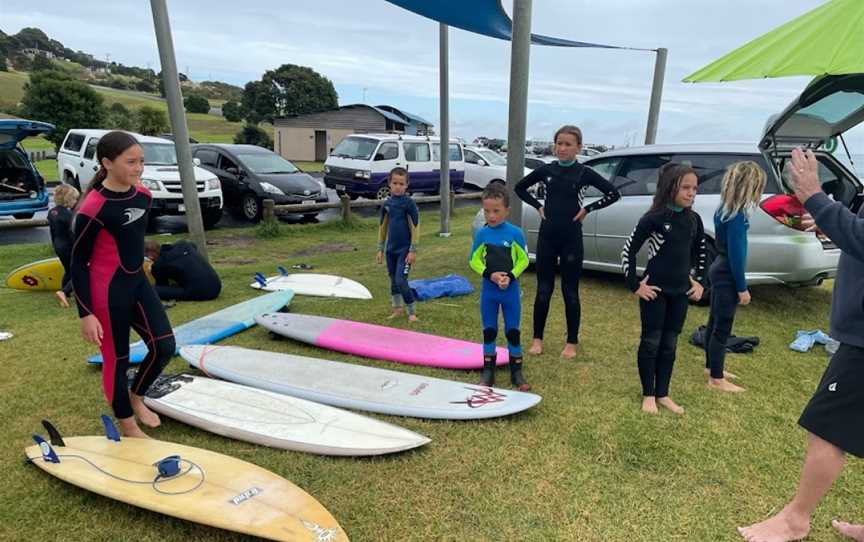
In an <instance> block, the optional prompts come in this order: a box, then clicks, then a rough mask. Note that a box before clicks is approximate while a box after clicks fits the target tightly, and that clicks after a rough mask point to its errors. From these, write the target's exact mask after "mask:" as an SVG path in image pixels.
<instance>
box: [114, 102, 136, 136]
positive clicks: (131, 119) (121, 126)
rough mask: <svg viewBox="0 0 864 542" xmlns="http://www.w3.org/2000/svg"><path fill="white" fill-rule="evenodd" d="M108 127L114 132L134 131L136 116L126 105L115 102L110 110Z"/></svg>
mask: <svg viewBox="0 0 864 542" xmlns="http://www.w3.org/2000/svg"><path fill="white" fill-rule="evenodd" d="M108 126H109V127H110V128H111V129H112V130H127V131H129V132H131V131H134V130H135V128H136V126H135V115H134V114H133V113H132V111H130V110H129V108H127V107H126V106H125V105H123V104H121V103H120V102H115V103H113V104H111V107H109V108H108Z"/></svg>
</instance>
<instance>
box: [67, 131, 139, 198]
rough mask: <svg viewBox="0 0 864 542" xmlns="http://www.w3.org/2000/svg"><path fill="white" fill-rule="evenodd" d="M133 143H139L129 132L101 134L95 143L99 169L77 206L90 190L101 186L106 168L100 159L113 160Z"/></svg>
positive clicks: (106, 173)
mask: <svg viewBox="0 0 864 542" xmlns="http://www.w3.org/2000/svg"><path fill="white" fill-rule="evenodd" d="M134 145H139V143H138V140H137V139H135V136H133V135H132V134H130V133H129V132H123V131H121V130H114V131H111V132H108V133H107V134H105V135H104V136H102V138H101V139H100V140H99V143H97V144H96V159H97V160H99V170H98V171H97V172H96V174H95V175H93V180H92V181H90V186H88V187H87V190H85V191H84V194H83V195H82V196H81V199H79V200H78V206H79V207H80V205H81V204H82V203H83V202H84V199H86V197H87V194H89V193H90V191H91V190H94V189H99V188H102V183H103V182H105V178H106V177H108V170H107V169H105V166H103V165H102V159H103V158H107V159H108V160H110V161H112V162H113V161H114V160H116V159H117V157H118V156H120V155H121V154H123V153H124V152H126V149H128V148H129V147H132V146H134Z"/></svg>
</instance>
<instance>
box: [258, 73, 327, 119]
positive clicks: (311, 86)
mask: <svg viewBox="0 0 864 542" xmlns="http://www.w3.org/2000/svg"><path fill="white" fill-rule="evenodd" d="M336 107H338V96H337V95H336V89H335V88H333V83H331V82H330V80H329V79H327V78H326V77H323V76H322V75H320V74H319V73H318V72H316V71H315V70H313V69H312V68H307V67H305V66H296V65H294V64H283V65H282V66H280V67H279V68H278V69H276V70H268V71H266V72H264V75H263V77H262V78H261V80H260V81H251V82H249V83H247V84H246V87H245V88H244V89H243V111H245V113H246V120H247V121H249V122H251V123H253V124H257V123H259V122H261V121H267V122H271V123H272V122H273V119H274V118H276V117H284V116H288V115H302V114H306V113H317V112H319V111H327V110H328V109H335V108H336Z"/></svg>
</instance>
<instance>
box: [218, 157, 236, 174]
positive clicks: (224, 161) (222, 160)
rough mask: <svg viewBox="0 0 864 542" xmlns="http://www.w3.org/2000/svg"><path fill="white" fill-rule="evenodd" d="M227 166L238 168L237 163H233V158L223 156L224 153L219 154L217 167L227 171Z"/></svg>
mask: <svg viewBox="0 0 864 542" xmlns="http://www.w3.org/2000/svg"><path fill="white" fill-rule="evenodd" d="M228 168H234V169H239V168H238V167H237V164H235V163H234V161H233V160H231V159H230V158H228V157H227V156H225V155H224V154H220V155H219V169H221V170H222V171H228Z"/></svg>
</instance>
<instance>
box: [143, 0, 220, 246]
mask: <svg viewBox="0 0 864 542" xmlns="http://www.w3.org/2000/svg"><path fill="white" fill-rule="evenodd" d="M150 8H151V10H152V11H153V26H154V28H155V30H156V43H157V45H158V47H159V60H160V62H161V63H162V82H163V84H164V86H165V100H166V101H167V102H168V116H169V118H170V120H171V132H172V133H173V134H174V147H175V149H176V150H177V165H178V166H179V170H180V180H181V182H182V186H183V204H184V205H185V206H186V225H187V227H188V228H189V234H190V236H191V237H192V242H194V243H195V245H196V246H197V247H198V252H200V253H201V255H202V256H204V258H205V259H207V240H206V238H205V237H204V224H203V221H202V220H201V205H200V204H199V202H198V188H197V186H196V182H195V169H194V166H193V165H192V151H191V149H190V147H189V129H188V128H187V126H186V112H185V111H184V109H183V96H182V94H181V93H180V78H179V76H178V75H177V59H176V57H175V55H174V41H173V39H172V38H171V24H170V22H169V20H168V6H167V5H166V0H150Z"/></svg>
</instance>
